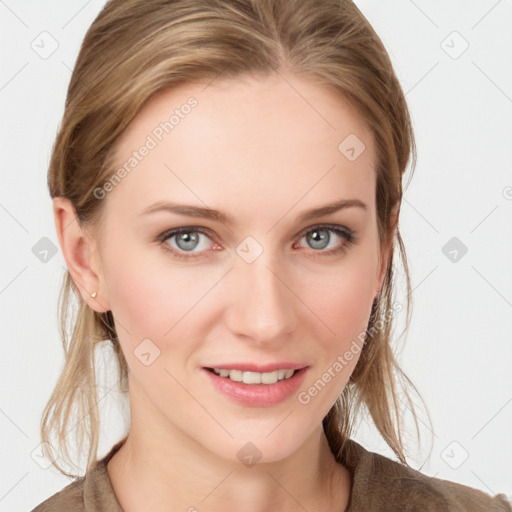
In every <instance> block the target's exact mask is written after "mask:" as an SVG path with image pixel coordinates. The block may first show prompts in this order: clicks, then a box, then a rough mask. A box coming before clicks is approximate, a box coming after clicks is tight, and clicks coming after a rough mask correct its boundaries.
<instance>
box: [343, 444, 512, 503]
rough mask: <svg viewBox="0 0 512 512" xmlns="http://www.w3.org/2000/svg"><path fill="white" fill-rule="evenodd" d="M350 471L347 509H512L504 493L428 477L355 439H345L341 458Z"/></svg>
mask: <svg viewBox="0 0 512 512" xmlns="http://www.w3.org/2000/svg"><path fill="white" fill-rule="evenodd" d="M341 462H342V463H343V464H344V465H346V466H347V469H349V471H350V472H351V474H352V496H351V502H350V508H349V511H350V512H357V511H359V510H361V511H362V510H365V511H367V510H368V511H369V510H372V511H373V510H375V511H386V510H407V511H411V512H412V511H416V510H418V511H419V510H421V511H436V512H440V511H446V512H459V511H460V512H473V511H475V512H476V511H484V510H485V511H488V512H494V511H496V512H512V506H511V504H510V503H509V502H508V500H507V498H506V497H505V496H504V495H503V494H498V495H496V496H489V495H488V494H486V493H484V492H482V491H480V490H478V489H474V488H472V487H468V486H465V485H462V484H458V483H455V482H451V481H448V480H442V479H439V478H433V477H429V476H427V475H424V474H423V473H420V472H419V471H417V470H415V469H413V468H411V467H409V466H407V465H405V464H402V463H400V462H396V461H394V460H391V459H389V458H387V457H384V456H382V455H379V454H377V453H373V452H369V451H367V450H365V449H364V448H363V447H362V446H361V445H359V444H357V443H356V442H355V441H352V440H349V442H348V443H347V446H346V449H345V454H344V460H342V461H341Z"/></svg>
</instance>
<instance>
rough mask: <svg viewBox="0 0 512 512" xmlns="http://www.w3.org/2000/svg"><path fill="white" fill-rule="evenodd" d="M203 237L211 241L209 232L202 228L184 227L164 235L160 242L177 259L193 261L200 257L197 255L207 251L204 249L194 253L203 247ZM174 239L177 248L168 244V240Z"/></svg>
mask: <svg viewBox="0 0 512 512" xmlns="http://www.w3.org/2000/svg"><path fill="white" fill-rule="evenodd" d="M202 237H205V238H207V239H209V236H208V232H207V231H205V230H203V229H201V228H196V227H183V228H177V229H173V230H171V231H167V232H165V233H162V235H161V236H160V237H159V240H160V241H161V242H162V243H163V244H164V249H165V250H168V251H170V252H172V253H173V254H174V255H175V256H176V257H178V258H180V259H191V258H196V257H198V256H200V254H196V253H198V252H204V250H206V248H207V247H204V248H203V250H202V251H195V252H192V251H193V250H194V249H196V248H197V247H198V246H200V245H201V238H202ZM172 239H174V244H175V246H173V245H172V244H170V243H168V240H172ZM206 245H208V244H206ZM187 253H188V254H187Z"/></svg>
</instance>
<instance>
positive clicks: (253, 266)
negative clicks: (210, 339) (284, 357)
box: [226, 251, 299, 345]
mask: <svg viewBox="0 0 512 512" xmlns="http://www.w3.org/2000/svg"><path fill="white" fill-rule="evenodd" d="M287 277H288V278H287ZM229 287H230V290H229V292H228V293H229V294H230V295H231V297H230V299H231V300H230V301H229V303H230V307H229V309H228V311H227V312H226V323H227V327H228V328H229V329H230V331H231V332H232V333H233V335H235V336H241V337H245V338H247V339H250V340H251V341H252V342H254V343H257V344H259V345H277V344H279V342H282V341H284V340H285V339H286V335H288V334H290V333H292V332H293V331H294V330H295V328H296V325H297V316H296V311H295V308H296V307H297V306H296V305H297V303H298V302H299V301H298V300H297V298H296V297H295V295H294V293H293V291H292V289H291V288H292V287H291V284H290V283H289V276H288V274H287V273H286V271H284V270H283V268H282V267H281V266H279V265H278V264H277V263H276V260H275V259H271V258H270V256H267V252H266V251H265V252H263V254H262V255H261V256H260V257H259V258H258V259H256V260H255V261H253V262H252V263H247V262H245V261H244V260H243V259H241V258H240V259H238V260H237V261H236V263H235V267H234V269H233V270H232V271H231V272H230V277H229Z"/></svg>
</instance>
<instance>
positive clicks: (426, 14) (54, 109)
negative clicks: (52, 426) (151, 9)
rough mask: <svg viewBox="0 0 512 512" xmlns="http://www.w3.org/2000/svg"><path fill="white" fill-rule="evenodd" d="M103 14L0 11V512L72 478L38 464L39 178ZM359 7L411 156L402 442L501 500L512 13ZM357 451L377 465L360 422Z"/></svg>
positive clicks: (52, 317)
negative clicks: (405, 122)
mask: <svg viewBox="0 0 512 512" xmlns="http://www.w3.org/2000/svg"><path fill="white" fill-rule="evenodd" d="M103 3H104V2H103V1H99V0H98V1H89V2H78V1H67V2H66V1H64V0H61V1H51V2H36V1H22V2H15V1H14V0H0V27H1V30H0V37H1V42H2V49H3V52H2V55H1V63H0V102H1V103H0V109H1V112H0V116H1V119H2V123H1V128H0V129H1V134H0V141H1V144H2V147H1V151H0V159H1V165H0V173H1V180H2V181H1V183H2V186H1V188H0V222H1V229H2V240H3V243H2V251H1V253H2V261H1V263H2V271H1V275H0V303H1V314H2V317H1V326H2V331H1V333H2V337H1V343H2V357H1V359H0V361H1V363H0V364H1V379H2V382H1V387H0V393H1V394H0V432H1V435H0V439H1V443H2V454H3V456H2V457H1V458H0V467H1V477H0V510H10V511H13V512H15V511H22V510H28V509H31V508H32V507H34V506H35V505H36V504H38V503H40V502H41V501H42V500H43V499H45V498H46V497H48V496H50V495H51V494H53V493H55V492H57V491H58V490H60V489H61V488H62V487H64V485H66V484H68V483H69V480H68V479H66V478H65V477H63V476H61V475H60V474H59V473H58V472H57V471H56V470H54V469H53V468H52V467H49V468H47V464H48V463H47V462H45V461H43V460H42V459H41V458H40V457H38V445H39V443H40V438H39V422H40V416H41V412H42V410H43V407H44V405H45V403H46V400H47V399H48V397H49V395H50V393H51V391H52V389H53V385H54V383H55V381H56V379H57V376H58V373H59V370H60V368H61V365H62V362H63V352H62V348H61V345H60V339H59V336H58V331H57V320H56V313H57V297H58V292H59V289H60V283H61V278H62V275H63V271H64V260H63V258H62V255H61V253H60V249H59V250H58V252H57V253H56V254H54V255H53V254H52V253H51V252H49V253H48V254H47V255H46V254H45V253H44V249H45V248H47V247H52V245H53V246H57V245H58V242H57V237H56V234H55V230H54V225H53V218H52V212H51V201H50V198H49V194H48V192H47V187H46V170H47V165H48V160H49V155H50V149H51V145H52V142H53V139H54V137H55V134H56V129H57V126H58V123H59V121H60V117H61V115H62V112H63V105H64V99H65V92H66V88H67V84H68V81H69V78H70V73H71V69H72V67H73V64H74V61H75V58H76V55H77V52H78V49H79V46H80V43H81V40H82V38H83V36H84V34H85V31H86V30H87V28H88V26H89V25H90V23H91V22H92V21H93V19H94V17H95V16H96V15H97V13H98V12H99V10H100V8H101V7H102V5H103ZM356 3H357V5H358V6H359V7H360V9H361V10H362V12H363V13H364V14H365V15H366V16H367V18H368V19H369V21H370V23H372V25H373V26H374V28H375V30H376V31H377V33H378V34H379V35H380V36H381V38H382V40H383V42H384V44H385V45H386V47H387V49H388V51H389V52H390V55H391V58H392V60H393V63H394V65H395V69H396V72H397V73H398V76H399V78H400V80H401V82H402V85H403V88H404V91H405V92H406V97H407V100H408V102H409V105H410V109H411V113H412V117H413V122H414V126H415V131H416V137H417V143H418V154H419V157H418V165H417V168H416V171H415V176H414V178H413V181H412V183H411V185H410V187H409V188H408V189H407V191H406V193H405V199H404V202H403V207H402V216H401V221H400V226H401V230H402V234H403V237H404V241H405V244H406V248H407V251H408V257H409V260H410V266H411V273H412V280H413V282H412V286H413V289H414V291H413V300H414V312H413V320H412V325H411V328H410V331H409V334H408V336H407V338H406V339H405V343H404V340H403V339H402V340H401V342H400V343H399V344H398V346H397V351H398V353H399V360H400V361H401V363H402V365H403V367H404V368H405V370H406V372H407V373H408V374H409V376H411V378H412V380H413V382H414V383H415V384H416V385H417V387H418V389H419V391H420V392H421V394H422V396H423V398H424V399H425V401H426V403H427V406H428V410H429V412H430V415H431V418H432V422H433V429H432V430H431V429H430V428H429V425H428V422H427V420H426V415H425V414H424V413H422V414H420V416H421V417H422V421H424V423H422V433H423V435H424V441H423V443H422V445H421V447H422V451H416V450H414V449H413V446H414V445H413V444H412V442H413V438H411V440H408V441H409V444H410V447H411V460H410V462H411V464H412V465H413V466H414V467H416V468H419V467H421V470H422V471H423V472H424V473H426V474H428V475H432V476H437V477H439V478H445V479H449V480H453V481H457V482H461V483H463V484H466V485H469V486H472V487H476V488H480V489H482V490H484V491H486V492H489V493H497V492H505V493H508V494H512V465H511V464H510V460H512V436H511V435H510V433H511V432H512V377H511V372H510V368H511V363H512V343H511V334H512V320H511V319H512V315H511V313H512V279H511V277H512V270H511V265H510V262H511V261H512V237H511V236H510V234H511V233H512V172H511V169H512V166H511V163H512V154H511V153H512V150H511V147H512V143H511V142H512V65H511V64H512V57H511V51H510V49H511V48H512V31H511V30H510V27H511V26H512V2H511V1H510V0H501V1H496V0H489V1H487V0H486V1H484V0H482V1H472V2H467V1H462V0H459V1H452V2H445V1H442V0H435V1H432V0H431V1H428V2H427V1H426V0H423V1H420V0H417V1H416V2H413V1H410V0H393V1H386V2H383V1H382V0H371V1H370V0H364V1H363V0H359V1H356ZM466 46H467V48H466ZM52 51H53V53H52ZM44 237H46V238H48V239H49V241H48V240H43V241H41V239H43V238H44ZM453 237H455V238H456V239H455V240H452V238H453ZM50 242H51V243H50ZM446 244H448V245H446ZM462 244H463V245H464V246H465V247H466V248H467V253H465V254H462V253H463V251H462V250H461V248H463V247H462ZM453 250H456V251H457V254H456V255H455V253H454V252H453ZM402 320H403V318H402ZM110 388H111V384H110V383H109V382H108V381H105V382H104V383H103V384H102V388H101V389H100V392H101V397H102V400H101V402H100V404H99V405H100V407H101V410H102V414H103V415H104V417H105V424H104V425H103V431H102V435H103V438H102V442H101V444H100V452H101V453H100V455H101V454H103V453H106V452H107V451H108V450H109V449H110V447H111V446H112V444H113V443H114V442H116V441H117V440H118V439H119V438H120V436H121V435H122V433H123V432H124V428H125V425H124V424H123V422H122V420H121V419H120V414H121V412H122V411H125V412H126V409H123V408H122V407H121V406H120V405H118V403H117V401H118V398H119V397H118V396H117V395H116V394H115V393H114V391H112V390H110ZM420 413H421V411H420ZM355 438H356V439H357V440H359V441H361V442H363V443H364V444H365V445H366V446H367V447H368V448H369V449H372V450H374V451H379V452H381V453H384V454H389V453H390V452H389V450H388V449H387V448H386V447H385V446H384V443H383V442H382V441H380V440H379V439H378V437H377V436H376V434H375V432H374V431H373V430H372V429H371V428H370V427H368V425H367V424H366V423H365V422H363V424H362V425H361V428H360V430H359V431H358V433H357V435H356V436H355ZM431 441H432V449H431V450H430V444H429V443H430V442H431Z"/></svg>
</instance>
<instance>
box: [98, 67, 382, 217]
mask: <svg viewBox="0 0 512 512" xmlns="http://www.w3.org/2000/svg"><path fill="white" fill-rule="evenodd" d="M144 148H146V149H144ZM142 153H144V155H142ZM374 161H375V154H374V142H373V136H372V133H371V131H370V130H369V129H368V127H367V126H366V124H365V123H364V122H363V120H362V119H361V118H360V117H359V116H358V114H357V112H355V111H354V110H353V109H352V108H351V107H350V105H349V104H348V103H347V102H346V101H345V100H344V99H343V98H342V97H341V96H340V95H339V94H337V93H336V92H335V91H333V90H332V89H330V88H327V87H326V86H323V85H321V84H319V83H317V82H315V81H313V80H310V79H305V78H299V77H296V76H292V75H282V76H281V75H278V74H274V75H269V76H267V77H264V78H255V77H250V78H249V77H243V78H242V77H241V78H236V79H229V80H225V79H224V80H220V79H217V80H214V81H213V82H212V83H209V84H208V83H186V84H181V85H179V86H177V87H175V88H172V89H168V90H165V91H162V92H160V93H159V94H158V95H156V96H154V97H153V98H152V99H151V100H150V101H149V102H148V103H147V104H146V105H145V106H144V107H143V109H142V110H141V111H140V112H139V113H138V115H137V116H136V117H135V118H134V120H133V121H132V123H131V124H130V125H129V127H128V128H127V129H126V130H125V132H124V134H123V135H122V137H121V138H120V140H119V142H118V145H117V147H116V152H115V169H117V170H118V169H121V168H124V169H125V171H126V172H124V173H123V174H124V175H125V177H123V179H122V180H121V181H120V183H119V184H118V185H116V186H115V188H114V190H113V191H112V192H109V194H108V202H110V203H112V204H115V203H118V204H117V206H120V205H125V206H126V205H128V204H129V205H131V208H132V210H138V211H140V210H141V209H143V208H144V207H147V206H148V205H149V204H150V203H151V202H156V201H160V200H165V199H166V198H167V199H171V200H182V201H188V202H194V203H196V204H200V203H203V206H204V203H206V204H208V206H211V207H212V208H217V207H221V206H224V208H223V209H225V208H227V207H228V205H230V206H233V208H236V207H240V208H243V209H245V212H246V213H249V212H251V211H252V212H255V211H259V212H260V213H266V214H268V215H279V211H281V212H283V211H285V210H289V209H290V208H292V207H293V205H294V204H298V203H299V202H300V206H301V207H302V208H304V209H306V208H308V207H310V206H316V205H317V204H318V203H319V202H322V203H325V202H329V201H332V200H336V199H340V198H349V197H359V198H360V199H361V200H364V201H365V202H366V203H370V204H369V207H373V206H372V204H371V203H372V201H373V197H374V183H375V176H374V174H375V170H374ZM269 202H270V203H272V204H276V205H277V206H275V207H273V208H270V207H269ZM269 208H270V209H269ZM271 210H272V211H271ZM240 213H242V212H240Z"/></svg>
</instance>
